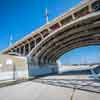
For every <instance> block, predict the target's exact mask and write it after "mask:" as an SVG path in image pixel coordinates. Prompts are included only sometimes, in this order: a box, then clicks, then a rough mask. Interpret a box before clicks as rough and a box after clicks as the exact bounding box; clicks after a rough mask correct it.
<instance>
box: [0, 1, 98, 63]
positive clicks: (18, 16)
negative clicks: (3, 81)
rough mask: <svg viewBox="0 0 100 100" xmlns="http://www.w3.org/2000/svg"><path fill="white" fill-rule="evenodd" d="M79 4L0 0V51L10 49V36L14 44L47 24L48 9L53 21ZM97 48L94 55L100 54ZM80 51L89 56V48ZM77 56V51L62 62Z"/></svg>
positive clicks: (65, 56) (74, 2) (70, 2)
mask: <svg viewBox="0 0 100 100" xmlns="http://www.w3.org/2000/svg"><path fill="white" fill-rule="evenodd" d="M79 2H80V0H0V50H3V49H4V48H7V47H8V45H9V38H10V34H12V35H13V43H14V42H15V41H17V40H19V39H21V38H23V36H25V35H27V34H29V33H30V32H31V31H33V30H35V29H36V28H39V27H40V26H42V25H43V24H45V18H44V16H45V8H47V9H48V12H49V20H52V19H54V18H55V17H56V16H58V15H61V14H62V13H64V12H65V11H67V10H69V9H70V8H72V7H73V6H75V5H77V4H78V3H79ZM97 48H99V47H92V51H93V52H92V53H94V52H98V50H97ZM90 49H91V48H90ZM79 51H80V55H81V56H84V54H88V51H89V48H88V49H85V50H83V49H80V50H79ZM79 51H78V52H79ZM75 54H77V51H76V50H75V51H74V52H72V51H71V52H69V53H68V54H65V55H64V56H63V57H61V61H62V62H63V63H66V59H67V58H70V59H73V58H74V57H73V56H74V55H75ZM81 56H80V57H81ZM94 56H95V53H94ZM65 58H66V59H65ZM95 58H97V57H96V56H95ZM77 59H78V60H79V57H78V58H77ZM78 60H77V61H78ZM69 62H71V61H69ZM78 62H80V61H78ZM67 63H68V61H67Z"/></svg>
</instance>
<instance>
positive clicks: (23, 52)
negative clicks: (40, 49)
mask: <svg viewBox="0 0 100 100" xmlns="http://www.w3.org/2000/svg"><path fill="white" fill-rule="evenodd" d="M23 47H24V48H23V55H24V56H25V45H23Z"/></svg>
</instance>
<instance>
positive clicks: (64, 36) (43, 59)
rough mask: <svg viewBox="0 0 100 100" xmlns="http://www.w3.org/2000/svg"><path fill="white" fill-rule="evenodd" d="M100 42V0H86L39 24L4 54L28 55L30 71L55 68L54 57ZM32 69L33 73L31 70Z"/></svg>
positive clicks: (44, 70)
mask: <svg viewBox="0 0 100 100" xmlns="http://www.w3.org/2000/svg"><path fill="white" fill-rule="evenodd" d="M89 45H100V1H99V0H87V1H85V2H82V3H81V4H79V5H78V6H76V7H75V8H73V9H71V10H70V11H69V12H66V13H64V14H63V15H61V16H59V17H57V18H56V19H54V20H53V21H51V22H49V23H47V24H46V25H44V26H42V27H40V28H39V29H37V30H36V31H34V32H32V33H31V34H29V35H28V36H26V37H24V38H23V39H22V40H20V41H18V42H17V43H15V44H14V45H13V46H11V47H9V48H7V49H6V50H4V51H3V53H4V54H9V53H11V52H17V53H19V54H21V55H22V56H27V58H28V63H29V70H31V72H30V74H36V73H35V72H36V71H37V70H38V69H40V70H39V73H40V72H41V73H42V72H43V73H44V72H46V71H47V70H49V71H50V72H52V71H53V72H56V71H57V69H56V68H57V63H56V61H57V59H58V58H59V57H60V56H61V55H63V54H64V53H65V52H68V51H70V50H72V49H75V48H79V47H83V46H89ZM33 70H34V73H33Z"/></svg>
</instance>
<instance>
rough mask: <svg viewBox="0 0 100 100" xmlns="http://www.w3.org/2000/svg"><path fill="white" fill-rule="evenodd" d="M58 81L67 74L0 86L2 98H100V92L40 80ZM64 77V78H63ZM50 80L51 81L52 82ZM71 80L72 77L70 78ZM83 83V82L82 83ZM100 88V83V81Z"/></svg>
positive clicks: (21, 99)
mask: <svg viewBox="0 0 100 100" xmlns="http://www.w3.org/2000/svg"><path fill="white" fill-rule="evenodd" d="M48 79H50V80H51V81H52V82H53V80H54V81H58V83H59V84H61V81H62V80H63V79H67V76H48V77H43V78H40V79H35V80H31V81H28V82H24V83H20V84H16V85H10V86H7V87H2V88H0V100H100V93H95V92H90V91H84V90H78V89H75V90H74V89H73V88H68V87H61V86H60V85H58V86H56V85H50V84H44V83H42V82H38V80H46V81H47V80H48ZM61 79H62V80H61ZM50 80H49V82H50ZM70 80H71V79H70ZM82 84H83V83H82ZM98 86H99V88H100V84H99V83H98Z"/></svg>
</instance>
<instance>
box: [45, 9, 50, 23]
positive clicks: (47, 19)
mask: <svg viewBox="0 0 100 100" xmlns="http://www.w3.org/2000/svg"><path fill="white" fill-rule="evenodd" d="M45 20H46V24H47V23H48V22H49V18H48V9H47V8H46V9H45Z"/></svg>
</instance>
